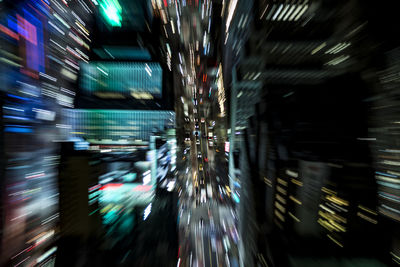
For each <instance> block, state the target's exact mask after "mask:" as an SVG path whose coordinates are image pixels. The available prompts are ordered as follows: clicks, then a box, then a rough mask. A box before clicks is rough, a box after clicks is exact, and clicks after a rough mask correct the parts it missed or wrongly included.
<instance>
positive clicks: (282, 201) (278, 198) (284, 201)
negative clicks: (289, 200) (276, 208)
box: [275, 194, 286, 204]
mask: <svg viewBox="0 0 400 267" xmlns="http://www.w3.org/2000/svg"><path fill="white" fill-rule="evenodd" d="M275 197H276V199H277V200H279V201H280V202H281V203H282V204H286V199H284V198H283V197H281V196H280V195H278V194H275Z"/></svg>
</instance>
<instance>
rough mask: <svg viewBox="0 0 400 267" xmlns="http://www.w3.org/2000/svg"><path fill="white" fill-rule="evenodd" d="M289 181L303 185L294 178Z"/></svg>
mask: <svg viewBox="0 0 400 267" xmlns="http://www.w3.org/2000/svg"><path fill="white" fill-rule="evenodd" d="M290 181H291V182H292V183H294V184H296V185H298V186H303V183H302V182H300V181H299V180H296V179H291V180H290Z"/></svg>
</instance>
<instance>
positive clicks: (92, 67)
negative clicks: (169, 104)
mask: <svg viewBox="0 0 400 267" xmlns="http://www.w3.org/2000/svg"><path fill="white" fill-rule="evenodd" d="M81 72H82V77H81V80H80V87H81V89H82V92H83V93H86V94H89V95H97V96H99V97H101V98H120V99H126V98H131V97H132V98H136V99H153V98H161V97H162V69H161V66H160V64H159V63H155V62H147V63H146V62H106V61H102V62H91V63H83V64H82V65H81Z"/></svg>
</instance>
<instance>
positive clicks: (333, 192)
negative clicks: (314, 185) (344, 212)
mask: <svg viewBox="0 0 400 267" xmlns="http://www.w3.org/2000/svg"><path fill="white" fill-rule="evenodd" d="M321 191H322V192H324V193H327V194H330V195H336V194H337V193H336V192H335V191H333V190H331V189H328V188H326V187H322V189H321Z"/></svg>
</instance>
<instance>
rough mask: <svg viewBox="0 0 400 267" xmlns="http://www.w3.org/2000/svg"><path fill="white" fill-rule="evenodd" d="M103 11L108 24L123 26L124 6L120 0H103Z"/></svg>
mask: <svg viewBox="0 0 400 267" xmlns="http://www.w3.org/2000/svg"><path fill="white" fill-rule="evenodd" d="M99 2H100V7H101V13H102V15H103V17H104V18H105V20H106V21H107V23H108V24H110V25H111V26H113V27H121V21H122V16H121V13H122V8H121V5H120V4H119V3H118V0H101V1H99Z"/></svg>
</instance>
